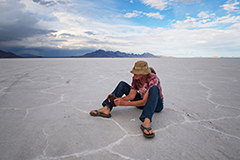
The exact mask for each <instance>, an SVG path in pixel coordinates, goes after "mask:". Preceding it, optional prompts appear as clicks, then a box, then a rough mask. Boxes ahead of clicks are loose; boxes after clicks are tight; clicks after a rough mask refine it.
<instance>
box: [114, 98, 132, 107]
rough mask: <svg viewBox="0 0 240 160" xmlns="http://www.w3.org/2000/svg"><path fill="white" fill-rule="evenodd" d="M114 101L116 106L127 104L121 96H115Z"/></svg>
mask: <svg viewBox="0 0 240 160" xmlns="http://www.w3.org/2000/svg"><path fill="white" fill-rule="evenodd" d="M114 103H115V104H116V105H117V106H128V103H129V102H128V101H125V100H123V99H122V98H116V99H115V100H114Z"/></svg>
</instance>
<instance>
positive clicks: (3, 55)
mask: <svg viewBox="0 0 240 160" xmlns="http://www.w3.org/2000/svg"><path fill="white" fill-rule="evenodd" d="M0 58H22V57H21V56H18V55H16V54H14V53H12V52H4V51H2V50H0Z"/></svg>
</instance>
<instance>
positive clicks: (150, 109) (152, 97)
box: [102, 81, 163, 122]
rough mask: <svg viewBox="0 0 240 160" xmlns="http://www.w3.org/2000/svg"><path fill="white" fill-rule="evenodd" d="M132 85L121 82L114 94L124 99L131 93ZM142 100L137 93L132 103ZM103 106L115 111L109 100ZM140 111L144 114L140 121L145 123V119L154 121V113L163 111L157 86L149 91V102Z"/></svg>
mask: <svg viewBox="0 0 240 160" xmlns="http://www.w3.org/2000/svg"><path fill="white" fill-rule="evenodd" d="M130 87H131V86H130V85H129V84H127V83H126V82H123V81H121V82H119V84H118V85H117V87H116V88H115V89H114V91H113V92H112V94H114V95H115V96H116V97H118V98H119V97H122V96H123V95H124V94H125V95H128V94H129V92H130V90H131V89H130ZM137 100H142V98H141V96H140V94H139V93H137V95H136V97H135V98H134V100H132V101H137ZM102 105H103V106H105V105H107V106H108V107H109V109H110V110H112V109H113V105H112V104H111V103H110V102H109V101H108V99H105V100H104V101H103V103H102ZM137 108H139V109H142V110H143V111H142V114H141V116H140V117H139V119H140V120H141V121H142V122H144V119H145V118H149V119H150V120H151V121H152V116H153V114H154V112H160V111H161V110H162V109H163V103H162V99H161V96H160V92H159V89H158V87H157V86H152V87H151V88H150V89H149V92H148V100H147V102H146V104H145V105H144V106H140V107H137Z"/></svg>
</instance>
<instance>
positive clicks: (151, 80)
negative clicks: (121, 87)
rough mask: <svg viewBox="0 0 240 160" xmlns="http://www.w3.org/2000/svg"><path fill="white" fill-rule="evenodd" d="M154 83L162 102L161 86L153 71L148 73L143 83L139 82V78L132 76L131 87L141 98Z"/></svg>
mask: <svg viewBox="0 0 240 160" xmlns="http://www.w3.org/2000/svg"><path fill="white" fill-rule="evenodd" d="M154 85H156V86H158V88H159V92H160V96H161V99H162V102H163V95H162V87H161V85H160V80H159V78H158V77H157V75H156V74H154V73H150V74H148V76H147V80H146V82H145V83H144V84H143V85H142V84H141V82H140V80H137V79H135V76H133V78H132V86H131V89H134V90H138V92H139V94H140V95H141V97H142V98H143V97H144V95H145V94H146V93H147V91H148V90H149V89H150V88H151V87H152V86H154Z"/></svg>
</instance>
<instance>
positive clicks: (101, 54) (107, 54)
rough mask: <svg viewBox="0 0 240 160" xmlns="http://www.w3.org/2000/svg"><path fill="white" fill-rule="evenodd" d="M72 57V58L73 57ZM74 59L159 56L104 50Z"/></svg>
mask: <svg viewBox="0 0 240 160" xmlns="http://www.w3.org/2000/svg"><path fill="white" fill-rule="evenodd" d="M73 57H74V56H73ZM76 57H80V58H90V57H92V58H94V57H95V58H107V57H112V58H113V57H119V58H121V57H122V58H124V57H126V58H135V57H139V58H143V57H145V58H150V57H160V56H155V55H153V54H151V53H143V54H133V53H131V54H129V53H125V52H120V51H116V52H113V51H104V50H101V49H99V50H97V51H94V52H91V53H87V54H85V55H83V56H76Z"/></svg>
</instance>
